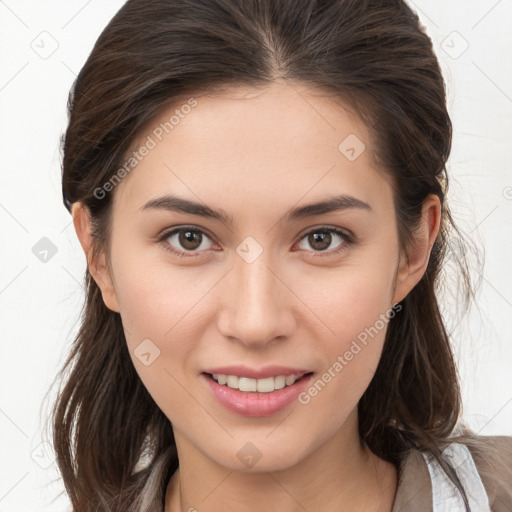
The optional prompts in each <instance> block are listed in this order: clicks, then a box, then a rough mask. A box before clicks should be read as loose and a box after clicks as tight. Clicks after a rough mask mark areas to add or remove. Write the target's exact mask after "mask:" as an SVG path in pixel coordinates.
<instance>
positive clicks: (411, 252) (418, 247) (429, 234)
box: [393, 194, 441, 303]
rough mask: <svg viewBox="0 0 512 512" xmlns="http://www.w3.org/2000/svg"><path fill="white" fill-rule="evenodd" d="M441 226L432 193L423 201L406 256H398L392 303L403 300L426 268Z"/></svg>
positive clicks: (436, 201) (438, 203)
mask: <svg viewBox="0 0 512 512" xmlns="http://www.w3.org/2000/svg"><path fill="white" fill-rule="evenodd" d="M440 227H441V202H440V200H439V197H438V196H436V195H434V194H432V195H430V196H428V197H427V199H425V201H424V202H423V208H422V216H421V222H420V225H419V227H418V229H417V231H416V232H415V234H414V238H415V241H414V243H413V244H411V246H410V247H409V248H408V253H407V257H405V255H401V256H400V263H399V266H398V269H397V272H396V285H395V292H394V297H393V303H395V302H400V301H401V300H403V299H404V298H405V297H406V296H407V295H408V294H409V292H410V291H411V290H412V289H413V288H414V287H415V286H416V284H418V282H419V281H420V280H421V278H422V277H423V275H424V274H425V271H426V270H427V266H428V262H429V259H430V253H431V251H432V247H433V245H434V242H435V240H436V238H437V235H438V234H439V230H440Z"/></svg>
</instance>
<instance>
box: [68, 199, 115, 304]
mask: <svg viewBox="0 0 512 512" xmlns="http://www.w3.org/2000/svg"><path fill="white" fill-rule="evenodd" d="M71 214H72V216H73V225H74V227H75V231H76V234H77V237H78V240H79V241H80V245H81V246H82V249H83V251H84V254H85V257H86V260H87V267H88V269H89V272H90V273H91V275H92V277H93V279H94V281H95V282H96V284H97V285H98V287H99V288H100V290H101V294H102V297H103V302H104V303H105V305H106V306H107V308H109V309H110V310H112V311H115V312H117V313H119V312H120V308H119V302H118V299H117V294H116V291H115V287H114V283H113V280H112V276H111V275H110V272H109V270H108V267H107V265H106V261H105V253H104V251H101V252H100V254H99V256H98V257H95V255H94V243H93V242H94V240H93V236H92V230H91V217H90V213H89V210H88V208H87V207H86V206H85V205H84V204H83V203H81V202H80V201H77V202H75V203H73V204H72V207H71Z"/></svg>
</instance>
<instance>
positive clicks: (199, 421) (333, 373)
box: [95, 83, 418, 471]
mask: <svg viewBox="0 0 512 512" xmlns="http://www.w3.org/2000/svg"><path fill="white" fill-rule="evenodd" d="M194 99H195V101H196V102H197V103H190V102H189V105H194V106H193V107H191V108H181V109H180V105H177V106H173V108H172V109H169V110H168V111H166V112H165V113H163V114H162V115H161V116H160V117H159V118H158V119H156V120H155V121H154V122H153V123H152V124H151V126H149V125H148V128H147V130H146V131H145V133H143V134H142V135H141V137H140V138H139V140H138V141H137V144H136V147H141V146H142V145H143V144H145V143H146V144H147V146H150V149H149V150H148V151H147V152H146V151H144V150H143V151H142V152H141V153H147V154H145V156H144V157H143V158H141V160H140V162H139V163H138V164H137V166H136V167H135V168H134V169H133V170H131V171H130V172H129V173H127V175H126V176H125V177H124V178H123V179H122V180H121V182H120V183H119V184H117V185H116V186H115V189H114V190H113V191H112V192H111V193H113V194H114V197H113V199H114V204H113V218H112V222H113V224H112V238H111V241H110V243H111V245H110V261H109V263H110V267H111V274H109V275H107V276H105V275H103V276H101V277H100V279H97V281H99V282H101V285H100V286H102V291H103V298H104V300H105V303H106V304H107V306H108V307H109V308H111V309H113V310H115V311H118V312H120V314H121V317H122V320H123V325H124V328H125V333H126V339H127V343H128V349H129V351H130V355H131V357H132V360H133V364H134V366H135V368H136V371H137V372H138V374H139V376H140V378H141V379H142V382H143V383H144V385H145V386H146V388H147V389H148V391H149V393H150V394H151V396H152V397H153V399H154V400H155V402H156V403H157V404H158V406H159V407H160V408H161V410H162V411H163V412H164V413H165V415H166V416H167V417H168V418H169V420H170V421H171V422H172V425H173V429H174V432H175V436H176V439H177V442H178V441H179V442H178V450H180V449H181V450H182V452H184V451H185V450H189V452H190V453H192V452H195V453H196V454H202V456H206V457H207V458H208V460H210V461H214V463H216V464H219V465H222V466H224V467H226V468H231V469H236V470H239V471H250V470H251V466H250V465H248V464H247V457H245V455H247V454H248V455H254V456H256V457H257V458H258V457H260V460H259V461H258V462H257V464H256V465H255V466H254V468H255V470H256V469H257V470H258V471H262V470H276V469H282V468H285V467H288V466H291V465H293V464H295V463H298V462H299V461H301V460H304V459H306V457H308V456H309V455H311V454H313V453H314V452H315V450H317V449H319V448H320V447H321V446H324V445H325V444H326V443H327V442H328V441H329V440H332V439H335V438H336V437H337V436H338V437H339V438H341V437H343V436H344V438H346V439H348V437H350V436H353V435H354V433H355V425H356V418H357V409H356V406H357V403H358V401H359V399H360V398H361V396H362V394H363V393H364V391H365V389H366V388H367V386H368V384H369V383H370V380H371V379H372V377H373V374H374V372H375V369H376V367H377V364H378V362H379V358H380V354H381V351H382V346H383V342H384V337H385V332H386V328H387V324H388V321H389V318H391V317H393V316H394V315H395V314H396V315H399V314H400V313H399V312H397V313H394V312H392V311H391V307H392V305H393V304H394V303H395V302H398V301H400V300H401V299H402V298H403V297H404V296H405V295H406V293H407V292H408V290H409V289H410V288H412V286H413V285H414V284H415V283H414V282H412V281H413V280H414V279H415V281H417V280H418V278H414V276H413V277H412V278H411V277H410V275H411V273H410V272H409V273H408V272H407V271H404V272H403V273H404V276H405V277H403V278H402V277H401V276H402V267H401V264H400V261H401V258H400V254H399V243H398V234H397V227H396V222H395V210H394V205H393V195H392V189H391V186H390V184H389V181H388V179H387V178H386V177H385V175H384V174H383V173H381V172H378V171H377V170H376V168H375V166H374V163H373V160H372V157H371V151H372V145H371V141H370V138H369V134H368V131H367V129H366V128H365V126H364V125H363V124H362V122H361V121H360V120H359V119H358V118H357V117H356V116H355V115H353V114H351V113H350V111H349V109H348V108H344V107H343V105H342V104H341V103H340V102H339V100H338V101H335V100H334V99H333V98H332V97H328V96H326V95H323V96H321V95H319V93H318V91H315V92H313V91H311V90H307V89H306V88H305V86H301V85H300V84H295V85H294V87H291V86H290V85H284V84H281V83H274V84H273V85H272V86H270V87H267V88H266V89H260V90H236V91H232V92H231V93H229V94H228V93H223V94H222V95H217V96H200V95H198V96H194ZM184 104H186V99H185V100H184V102H183V105H184ZM176 109H178V110H179V112H180V113H181V114H180V115H178V116H176V119H179V121H178V122H176V119H175V120H174V123H173V128H172V130H171V129H169V126H168V125H167V129H168V131H169V133H168V134H166V132H165V130H163V134H162V133H161V132H162V124H164V125H165V122H168V121H169V119H170V118H171V116H172V115H173V114H174V113H175V111H176ZM158 127H160V130H159V131H158ZM155 130H156V132H155ZM156 134H159V136H157V135H156ZM162 135H164V136H162ZM148 137H149V138H150V139H152V141H153V143H151V142H149V140H150V139H149V138H148ZM159 139H161V140H159ZM363 144H364V146H363ZM153 146H154V147H153ZM171 195H172V196H173V197H174V198H175V199H176V198H178V199H179V200H187V201H189V202H194V203H198V204H199V205H201V206H202V207H203V211H202V212H201V211H200V210H199V207H196V208H195V209H191V208H188V209H187V207H185V208H182V209H180V208H179V207H178V206H179V202H178V201H176V200H175V201H171V200H170V199H169V198H167V199H165V196H171ZM162 198H164V199H162ZM336 198H338V201H337V202H336V201H334V203H333V204H331V205H330V207H322V206H318V207H316V208H314V207H311V208H307V209H305V208H304V207H305V206H306V205H310V204H314V203H324V202H329V201H332V200H334V199H336ZM324 206H325V205H324ZM206 207H208V208H207V209H206ZM185 210H186V211H185ZM205 211H207V212H210V211H212V212H216V214H215V215H213V214H212V215H209V216H206V215H202V214H204V213H205ZM98 275H99V274H96V276H95V277H97V276H98ZM274 365H275V366H279V367H283V368H271V366H274ZM227 366H233V367H235V366H238V367H242V368H238V369H237V368H231V369H225V368H224V369H223V371H222V372H219V373H221V374H224V375H225V374H227V373H231V374H232V375H233V376H237V375H242V376H244V375H245V376H246V377H250V376H257V375H260V376H264V377H266V378H265V379H264V380H265V382H264V383H261V382H253V381H251V380H243V382H244V386H245V385H247V386H249V388H247V389H253V388H251V386H253V385H256V386H258V385H259V386H260V389H261V390H263V389H264V386H267V385H272V384H273V385H274V387H279V386H281V384H280V382H281V381H282V380H283V379H282V378H281V377H278V378H277V379H275V380H273V379H270V380H269V379H268V377H269V375H274V376H286V375H287V374H288V373H294V371H295V370H300V373H301V374H302V373H303V372H307V373H311V372H312V375H309V376H306V377H304V378H302V379H300V380H299V381H297V382H296V383H295V384H293V385H290V386H289V387H285V388H283V389H281V390H279V391H274V392H268V393H267V392H263V391H261V392H260V394H259V395H255V394H254V392H247V391H238V390H236V391H235V390H232V388H231V387H229V385H228V386H226V385H224V386H221V384H217V383H215V382H213V380H212V378H211V377H210V376H209V375H207V373H210V372H212V373H213V371H214V370H215V369H217V370H218V369H219V368H221V369H222V367H227ZM265 369H267V370H269V372H268V373H267V374H264V373H260V374H258V373H255V374H252V373H251V372H250V370H253V371H255V372H258V370H265ZM219 378H220V380H221V382H222V377H219ZM230 379H231V380H230V382H231V383H232V384H233V383H235V384H234V385H236V382H235V381H234V379H233V378H232V377H231V378H230ZM285 383H286V381H285ZM228 384H229V382H228ZM239 384H240V385H241V381H239ZM268 389H270V388H268ZM230 390H231V391H230ZM290 390H291V391H290ZM251 393H252V394H251ZM258 396H259V398H258ZM283 397H284V398H283ZM181 455H182V454H180V457H181Z"/></svg>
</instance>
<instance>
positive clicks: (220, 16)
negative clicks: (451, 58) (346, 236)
mask: <svg viewBox="0 0 512 512" xmlns="http://www.w3.org/2000/svg"><path fill="white" fill-rule="evenodd" d="M276 79H293V80H298V81H301V82H303V83H306V84H310V85H312V86H316V87H320V88H321V89H324V90H328V91H330V92H333V93H334V94H335V95H337V96H338V97H339V98H340V99H342V100H344V101H345V102H346V103H347V104H349V105H350V106H351V107H353V108H354V109H355V111H356V112H357V113H358V114H359V115H360V116H361V118H362V119H363V120H364V121H365V123H366V125H367V126H368V128H369V129H370V131H371V134H372V138H373V147H374V148H375V152H376V155H377V158H378V161H379V163H380V166H381V167H382V168H383V169H384V170H385V172H386V173H388V175H389V177H390V179H391V183H392V186H393V189H394V200H395V208H396V222H397V226H398V230H399V239H400V244H401V249H402V250H403V251H404V253H405V254H407V249H408V247H409V244H410V243H411V241H412V240H413V239H414V232H415V228H416V227H417V225H418V222H419V220H420V218H421V210H422V204H423V201H424V200H425V198H426V197H427V196H428V195H429V194H436V195H437V196H438V197H439V198H440V200H441V204H442V213H443V221H442V226H441V231H440V233H439V236H438V237H437V239H436V241H435V244H434V247H433V250H432V253H431V257H430V260H429V263H428V268H427V270H426V272H425V274H424V276H423V278H422V279H421V281H420V282H419V283H418V284H417V285H416V286H415V287H414V289H413V290H412V291H411V292H410V293H409V295H408V296H407V297H406V298H405V299H404V300H403V301H402V302H401V305H402V310H401V311H400V313H399V314H397V315H396V316H395V317H394V318H393V319H392V320H391V321H390V322H389V325H388V330H387V334H386V339H385V344H384V348H383V353H382V357H381V360H380V363H379V366H378V368H377V371H376V373H375V376H374V378H373V380H372V381H371V383H370V385H369V387H368V389H367V390H366V392H365V393H364V395H363V396H362V398H361V400H360V402H359V432H360V436H361V440H362V442H364V443H366V444H367V445H368V447H369V448H370V449H371V450H372V451H373V452H374V453H375V454H377V455H378V456H380V457H382V458H383V459H385V460H387V461H390V462H393V463H394V464H395V465H397V466H398V465H399V464H400V461H401V460H403V458H404V456H405V455H406V454H407V453H408V452H409V451H410V450H413V449H416V450H422V451H425V452H429V453H432V454H433V455H434V456H435V457H436V459H437V460H438V461H439V462H440V463H441V465H442V467H443V468H444V469H445V471H446V472H447V474H448V476H449V477H450V478H451V479H452V480H453V481H454V482H455V483H456V485H457V486H458V488H459V490H460V492H461V494H462V495H463V497H464V501H465V502H466V507H467V508H468V503H467V498H466V496H465V492H464V489H463V488H462V485H461V483H460V482H459V481H458V479H457V475H456V473H455V472H454V470H453V468H451V467H450V466H449V465H448V464H447V462H446V461H444V459H443V458H442V449H443V446H444V445H445V444H446V443H448V442H450V441H453V439H454V438H453V437H450V436H451V435H452V434H453V431H454V427H455V425H456V423H457V421H458V420H459V413H460V407H461V399H460V391H459V385H458V379H457V372H456V366H455V363H454V358H453V354H452V350H451V348H450V343H449V336H448V333H447V331H446V328H445V326H444V324H443V319H442V317H441V314H440V311H439V306H438V301H437V298H436V287H437V283H438V280H439V279H438V278H439V273H440V271H441V269H442V267H443V259H444V257H445V253H446V251H447V241H448V238H449V236H450V234H453V233H454V232H456V233H458V238H459V239H463V238H464V237H463V235H462V234H461V233H459V231H458V230H457V228H456V226H455V225H454V223H453V220H452V216H451V214H450V210H449V207H448V204H447V202H446V199H445V194H446V191H447V187H448V177H447V175H446V161H447V159H448V156H449V153H450V148H451V137H452V125H451V121H450V117H449V115H448V112H447V108H446V95H445V85H444V81H443V78H442V74H441V71H440V68H439V65H438V61H437V59H436V56H435V54H434V52H433V48H432V42H431V40H430V38H429V37H428V36H427V35H426V34H425V32H424V30H423V28H422V26H421V24H420V23H419V20H418V17H417V15H416V14H415V13H413V11H411V9H410V8H409V7H408V6H407V5H406V4H405V3H404V2H403V1H400V0H194V1H186V0H128V1H127V2H126V4H125V5H124V6H123V7H122V8H121V9H120V11H119V12H118V13H117V14H116V16H115V17H114V18H113V19H112V20H111V21H110V23H109V24H108V26H107V27H106V28H105V30H104V31H103V33H102V34H101V36H100V37H99V39H98V40H97V42H96V44H95V46H94V48H93V50H92V52H91V54H90V56H89V58H88V59H87V62H86V63H85V65H84V66H83V68H82V70H81V71H80V74H79V75H78V77H77V79H76V81H75V83H74V86H73V88H72V91H71V93H70V96H69V103H68V110H69V126H68V128H67V131H66V133H65V136H64V138H63V176H62V191H63V198H64V204H65V206H66V208H67V209H68V210H71V204H72V203H74V202H75V201H81V202H83V203H84V205H85V206H86V207H87V209H88V210H89V212H90V215H91V220H92V225H93V238H94V248H95V251H96V254H97V253H98V252H99V251H100V250H104V251H106V253H107V255H108V249H109V240H110V226H111V222H110V220H111V214H112V194H111V193H107V194H101V195H99V194H98V193H96V194H95V190H97V189H98V187H102V185H103V184H104V183H106V182H107V181H108V180H109V178H111V176H112V175H113V174H114V173H115V172H116V171H118V169H119V168H121V166H122V165H123V163H124V162H125V161H126V159H127V158H128V155H129V152H130V149H131V147H132V145H133V142H134V141H135V139H136V137H137V136H138V135H139V134H140V133H141V130H142V129H143V128H144V127H145V126H147V124H148V122H150V121H151V120H152V119H154V118H155V117H156V116H157V115H159V114H160V113H161V112H162V111H163V109H165V108H167V107H168V106H169V105H170V104H171V103H172V102H174V101H176V100H177V99H178V98H182V97H187V95H191V94H193V93H194V91H214V90H222V89H223V88H224V89H229V88H230V87H238V86H251V87H264V86H266V85H268V84H270V83H271V82H272V81H274V80H276ZM454 230H455V231H454ZM461 263H462V265H461V270H462V276H463V279H464V280H465V281H466V284H467V285H468V288H467V290H468V291H467V294H468V295H469V294H470V293H471V287H470V283H469V280H468V279H469V278H468V272H467V268H465V267H464V258H462V259H461ZM85 285H86V294H87V296H86V302H85V304H84V309H83V311H82V316H81V325H80V329H79V332H78V334H77V336H76V338H75V340H74V343H73V346H72V349H71V352H70V354H69V357H68V358H67V360H66V362H65V364H64V366H63V368H62V371H61V374H60V375H59V377H61V378H62V379H63V380H64V382H65V385H64V386H63V387H62V389H61V390H60V393H59V396H58V399H57V401H56V403H55V406H54V409H53V411H52V419H51V420H52V426H53V432H54V433H53V436H54V439H53V440H54V447H55V451H56V455H57V463H58V466H59V469H60V472H61V473H62V476H63V480H64V484H65V488H66V491H67V493H68V495H69V497H70V499H71V502H72V506H73V510H75V511H93V510H94V511H118V510H119V511H133V512H134V511H136V510H139V507H140V503H141V502H142V501H141V500H142V498H141V493H142V489H143V488H144V486H145V485H146V484H147V481H148V478H150V475H151V472H152V470H153V469H154V464H155V461H157V459H159V457H160V456H161V454H162V453H164V452H165V451H166V450H169V447H173V448H174V452H173V455H172V457H171V461H170V463H169V468H168V473H167V476H168V477H170V475H171V474H172V473H173V472H174V471H175V470H176V468H177V467H178V459H177V455H176V451H175V442H174V437H173V431H172V427H171V424H170V422H169V420H168V419H167V417H166V416H165V415H164V413H163V412H162V411H161V410H160V409H159V408H158V406H157V405H156V404H155V402H154V401H153V399H152V398H151V396H150V395H149V393H148V392H147V390H146V388H145V387H144V385H143V383H142V382H141V380H140V378H139V377H138V375H137V373H136V371H135V369H134V367H133V364H132V361H131V359H130V356H129V353H128V349H127V344H126V340H125V336H124V332H123V325H122V323H121V319H120V315H119V314H118V313H116V312H113V311H111V310H109V309H108V308H107V307H106V306H105V304H104V302H103V300H102V295H101V293H100V290H99V288H98V286H97V284H96V283H95V281H94V279H93V278H92V277H91V274H90V273H89V271H87V272H86V275H85ZM114 433H115V434H114ZM144 453H146V454H147V456H148V457H149V463H148V465H147V466H146V467H145V468H143V469H140V468H139V467H138V466H137V463H138V462H139V461H140V459H141V457H142V455H143V454H144ZM160 459H161V457H160Z"/></svg>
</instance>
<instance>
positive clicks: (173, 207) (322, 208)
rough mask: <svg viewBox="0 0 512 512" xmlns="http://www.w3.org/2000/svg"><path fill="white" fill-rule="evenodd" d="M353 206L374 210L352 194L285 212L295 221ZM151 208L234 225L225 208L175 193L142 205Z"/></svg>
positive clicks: (142, 207) (288, 217) (141, 208)
mask: <svg viewBox="0 0 512 512" xmlns="http://www.w3.org/2000/svg"><path fill="white" fill-rule="evenodd" d="M351 208H357V209H362V210H367V211H372V207H371V206H370V205H369V204H368V203H366V202H365V201H361V200H360V199H357V198H356V197H354V196H350V195H339V196H334V197H331V198H329V199H327V200H325V201H320V202H317V203H311V204H307V205H304V206H298V207H296V208H292V209H291V210H289V211H288V212H287V213H286V214H285V220H286V221H287V222H293V221H297V220H300V219H304V218H306V217H314V216H315V215H322V214H325V213H330V212H335V211H343V210H348V209H351ZM151 209H158V210H167V211H172V212H178V213H190V214H192V215H199V216H201V217H207V218H211V219H216V220H220V221H221V222H224V223H225V224H228V225H230V226H231V225H233V217H231V216H230V215H228V214H227V213H226V212H225V211H224V210H214V209H212V208H210V207H209V206H207V205H205V204H201V203H196V202H195V201H190V200H189V199H183V198H181V197H178V196H175V195H165V196H162V197H157V198H155V199H151V200H150V201H148V202H147V203H146V204H144V205H143V206H141V207H140V210H142V211H144V210H151Z"/></svg>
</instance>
